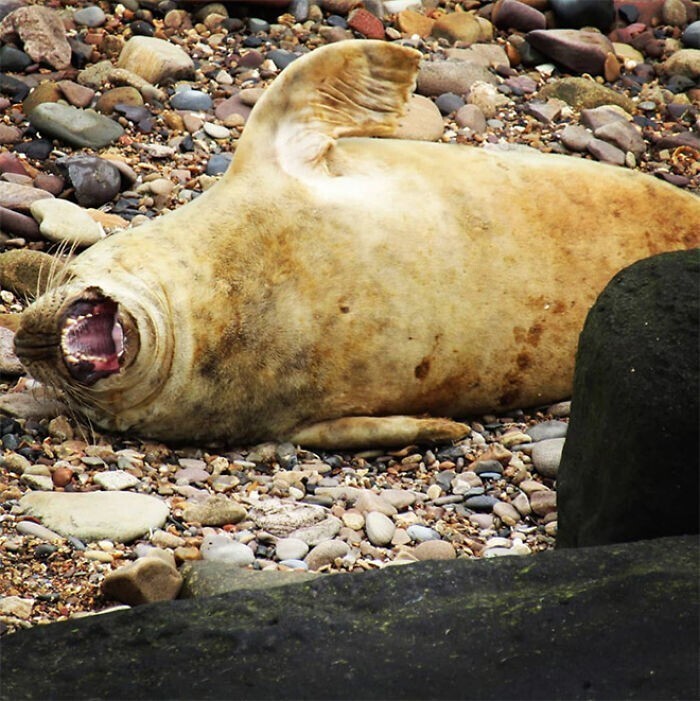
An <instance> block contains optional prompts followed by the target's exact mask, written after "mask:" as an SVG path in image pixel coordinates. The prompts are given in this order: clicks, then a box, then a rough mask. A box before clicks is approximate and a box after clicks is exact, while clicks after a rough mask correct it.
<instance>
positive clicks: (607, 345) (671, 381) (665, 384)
mask: <svg viewBox="0 0 700 701" xmlns="http://www.w3.org/2000/svg"><path fill="white" fill-rule="evenodd" d="M699 289H700V249H696V250H694V251H681V252H675V253H664V254H661V255H658V256H654V257H652V258H647V259H645V260H643V261H640V262H638V263H635V264H634V265H632V266H630V267H628V268H626V269H625V270H623V271H621V272H620V273H618V274H617V275H616V276H615V277H614V278H613V279H612V281H611V282H610V283H609V284H608V286H607V287H606V288H605V290H604V291H603V292H602V294H601V295H600V297H599V298H598V300H597V301H596V303H595V305H594V306H593V308H592V309H591V311H590V312H589V314H588V317H587V319H586V323H585V325H584V328H583V331H582V333H581V336H580V339H579V347H578V352H577V355H576V370H575V375H574V388H573V401H572V406H571V418H570V423H569V431H568V433H567V439H566V444H565V446H564V451H563V454H562V460H561V464H560V466H559V473H558V479H557V503H558V535H557V545H561V546H565V547H572V546H587V545H598V544H603V543H615V542H624V541H631V540H639V539H643V538H649V537H655V536H659V535H679V534H685V533H697V532H698V516H699V513H698V486H699V482H698V471H699V469H700V464H699V463H700V461H699V456H698V445H700V443H699V434H698V426H699V423H700V409H699V400H698V375H699V371H700V361H699V358H698V347H699V346H700V338H699V333H700V332H699V322H700V295H698V290H699Z"/></svg>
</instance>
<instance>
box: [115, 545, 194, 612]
mask: <svg viewBox="0 0 700 701" xmlns="http://www.w3.org/2000/svg"><path fill="white" fill-rule="evenodd" d="M181 586H182V577H181V576H180V574H179V573H178V571H177V570H176V569H175V568H174V567H172V566H170V565H169V564H168V563H166V562H164V561H163V560H162V559H160V558H158V557H144V558H141V559H139V560H136V562H132V563H130V564H128V565H125V566H124V567H120V568H119V569H117V570H114V571H113V572H109V573H108V574H107V575H106V576H105V578H104V581H103V583H102V592H103V594H104V596H105V598H107V599H114V600H115V601H120V602H122V603H124V604H129V605H130V606H139V605H141V604H149V603H153V602H154V601H170V600H172V599H175V598H176V597H177V595H178V593H179V591H180V587H181Z"/></svg>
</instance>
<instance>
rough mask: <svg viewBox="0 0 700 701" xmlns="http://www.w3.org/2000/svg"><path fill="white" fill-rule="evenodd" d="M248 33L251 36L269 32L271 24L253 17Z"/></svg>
mask: <svg viewBox="0 0 700 701" xmlns="http://www.w3.org/2000/svg"><path fill="white" fill-rule="evenodd" d="M248 31H249V32H250V33H251V34H257V33H258V32H269V31H270V24H269V23H268V22H266V21H265V20H264V19H259V18H258V17H251V18H250V19H249V20H248Z"/></svg>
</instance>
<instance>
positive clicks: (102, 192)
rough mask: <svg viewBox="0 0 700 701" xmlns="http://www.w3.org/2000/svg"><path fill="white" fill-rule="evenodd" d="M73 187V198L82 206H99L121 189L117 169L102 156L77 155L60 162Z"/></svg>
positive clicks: (120, 179) (119, 174)
mask: <svg viewBox="0 0 700 701" xmlns="http://www.w3.org/2000/svg"><path fill="white" fill-rule="evenodd" d="M59 165H61V166H62V167H63V168H64V169H65V170H66V173H67V175H68V179H69V180H70V182H71V184H72V185H73V187H74V188H75V199H76V200H77V201H78V204H79V205H81V206H82V207H101V206H102V205H103V204H106V203H107V202H109V201H111V200H113V199H114V198H115V197H116V196H117V195H118V194H119V191H120V190H121V185H122V178H121V173H120V172H119V169H118V168H117V167H116V166H115V165H113V164H112V163H110V161H107V160H105V159H104V158H98V157H97V156H77V157H76V158H67V159H65V160H63V161H61V162H60V164H59Z"/></svg>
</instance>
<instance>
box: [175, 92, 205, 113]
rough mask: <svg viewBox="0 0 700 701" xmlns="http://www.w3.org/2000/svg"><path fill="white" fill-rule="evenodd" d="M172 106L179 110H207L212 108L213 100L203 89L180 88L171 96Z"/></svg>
mask: <svg viewBox="0 0 700 701" xmlns="http://www.w3.org/2000/svg"><path fill="white" fill-rule="evenodd" d="M170 106H171V107H173V108H174V109H178V110H193V111H201V112H206V111H207V110H210V109H211V107H212V101H211V97H209V95H207V94H206V93H204V92H202V91H201V90H180V91H179V92H177V93H175V95H173V96H172V97H171V98H170Z"/></svg>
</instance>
